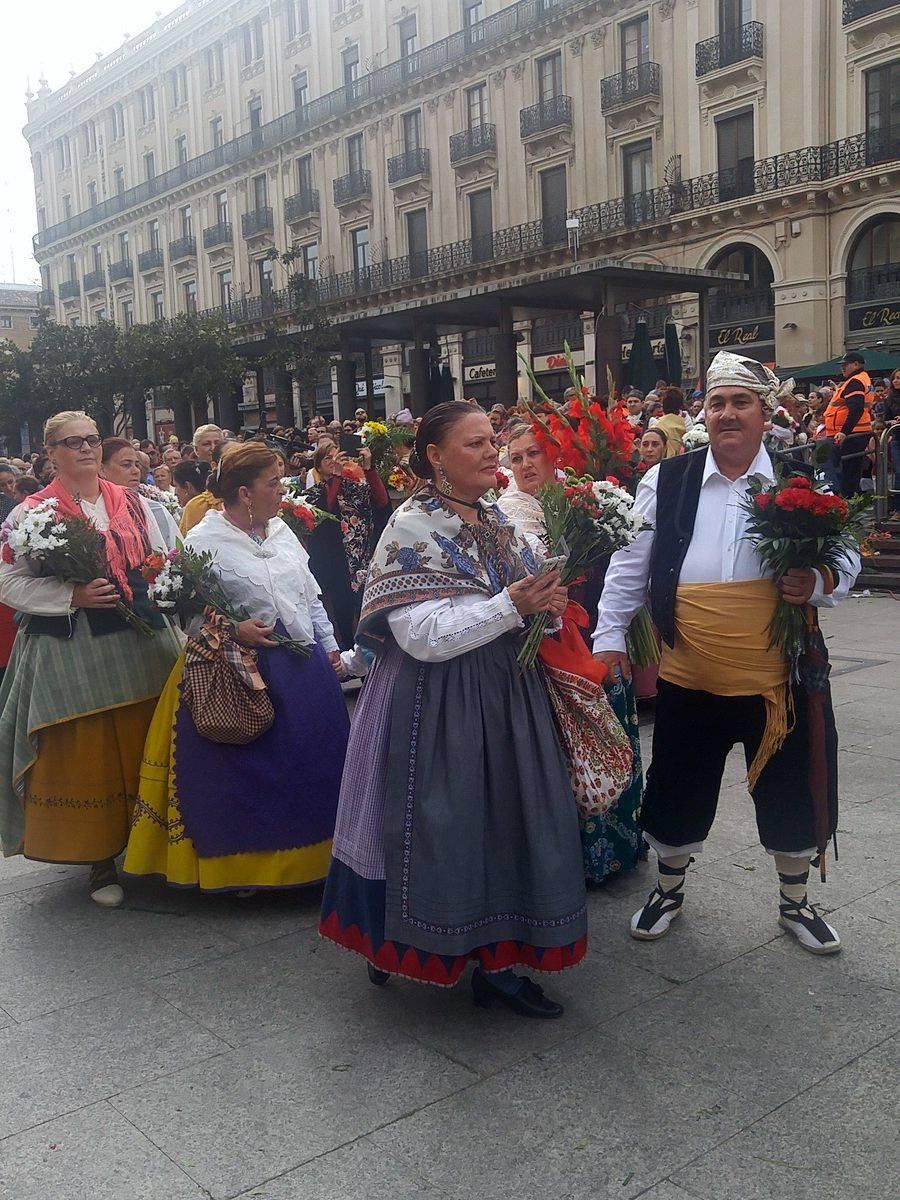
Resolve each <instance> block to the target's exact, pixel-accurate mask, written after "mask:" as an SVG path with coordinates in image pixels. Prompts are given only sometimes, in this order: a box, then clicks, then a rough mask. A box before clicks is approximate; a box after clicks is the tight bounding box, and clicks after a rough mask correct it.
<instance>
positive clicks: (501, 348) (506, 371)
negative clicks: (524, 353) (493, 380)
mask: <svg viewBox="0 0 900 1200" xmlns="http://www.w3.org/2000/svg"><path fill="white" fill-rule="evenodd" d="M499 307H500V312H499V320H498V331H497V336H496V338H495V341H494V345H495V348H496V364H497V399H498V400H499V402H500V403H501V404H504V405H506V406H509V405H512V404H517V403H518V395H519V392H518V380H517V375H518V360H517V359H516V349H517V343H516V335H515V333H514V331H513V320H512V310H511V309H510V308H509V307H508V305H506V304H502V303H501V305H500V306H499Z"/></svg>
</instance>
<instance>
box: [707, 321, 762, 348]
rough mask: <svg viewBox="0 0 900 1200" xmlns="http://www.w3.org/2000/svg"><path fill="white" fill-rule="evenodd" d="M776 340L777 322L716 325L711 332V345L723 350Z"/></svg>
mask: <svg viewBox="0 0 900 1200" xmlns="http://www.w3.org/2000/svg"><path fill="white" fill-rule="evenodd" d="M774 340H775V321H774V319H772V320H768V321H748V322H746V324H744V325H715V326H713V328H712V329H710V331H709V344H710V346H711V347H714V348H715V349H719V350H722V349H724V348H725V347H726V346H755V345H756V344H757V343H758V342H773V341H774Z"/></svg>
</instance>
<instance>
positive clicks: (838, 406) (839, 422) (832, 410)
mask: <svg viewBox="0 0 900 1200" xmlns="http://www.w3.org/2000/svg"><path fill="white" fill-rule="evenodd" d="M854 379H860V380H862V385H863V387H864V388H865V389H866V395H865V399H864V402H863V410H862V413H861V415H860V418H859V420H858V421H857V422H856V425H855V427H854V429H853V433H871V432H872V399H873V393H872V380H871V378H870V377H869V375H868V373H867V372H866V371H857V372H856V374H855V375H851V376H850V378H849V379H845V380H844V381H843V382H842V383H839V384H838V386H837V391H836V392H835V393H834V395H833V396H832V398H831V403H830V404H829V405H828V407H827V408H826V409H825V418H824V419H825V436H826V437H829V438H833V437H834V435H835V434H836V433H840V432H841V430H842V429H843V428H844V423H845V421H846V420H847V402H846V401H845V400H844V392H845V391H846V390H847V386H848V384H850V383H852V382H853V380H854Z"/></svg>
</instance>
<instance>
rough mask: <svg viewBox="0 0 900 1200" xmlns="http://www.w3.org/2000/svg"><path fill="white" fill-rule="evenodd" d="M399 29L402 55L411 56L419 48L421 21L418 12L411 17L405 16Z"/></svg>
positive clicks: (402, 56)
mask: <svg viewBox="0 0 900 1200" xmlns="http://www.w3.org/2000/svg"><path fill="white" fill-rule="evenodd" d="M399 30H400V57H401V58H409V56H410V55H411V54H415V52H416V51H417V50H418V48H419V22H418V20H417V19H416V14H415V13H413V14H412V15H411V16H409V17H404V18H403V20H402V21H401V22H400V25H399Z"/></svg>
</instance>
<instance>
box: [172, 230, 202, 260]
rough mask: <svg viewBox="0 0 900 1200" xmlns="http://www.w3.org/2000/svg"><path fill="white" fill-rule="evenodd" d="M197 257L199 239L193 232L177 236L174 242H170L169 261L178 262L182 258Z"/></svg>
mask: <svg viewBox="0 0 900 1200" xmlns="http://www.w3.org/2000/svg"><path fill="white" fill-rule="evenodd" d="M196 257H197V239H196V238H195V237H194V235H193V234H192V233H189V234H185V236H184V237H180V238H176V239H175V241H174V242H169V261H170V262H178V261H179V259H182V258H196Z"/></svg>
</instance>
